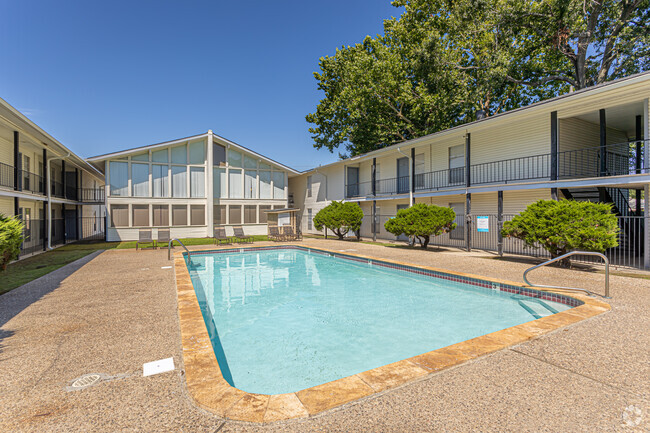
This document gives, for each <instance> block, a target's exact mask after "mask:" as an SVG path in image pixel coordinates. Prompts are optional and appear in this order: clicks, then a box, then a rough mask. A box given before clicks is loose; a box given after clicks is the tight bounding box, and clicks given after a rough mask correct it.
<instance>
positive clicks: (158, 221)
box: [151, 204, 169, 227]
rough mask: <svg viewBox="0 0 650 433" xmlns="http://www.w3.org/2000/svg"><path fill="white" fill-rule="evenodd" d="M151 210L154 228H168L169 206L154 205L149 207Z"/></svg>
mask: <svg viewBox="0 0 650 433" xmlns="http://www.w3.org/2000/svg"><path fill="white" fill-rule="evenodd" d="M151 210H152V212H153V225H154V227H169V205H166V204H154V205H152V206H151Z"/></svg>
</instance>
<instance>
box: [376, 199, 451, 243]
mask: <svg viewBox="0 0 650 433" xmlns="http://www.w3.org/2000/svg"><path fill="white" fill-rule="evenodd" d="M455 218H456V213H455V212H454V211H453V209H451V208H448V207H442V206H436V205H427V204H425V203H417V204H414V205H413V206H411V207H410V208H407V209H401V210H399V211H398V212H397V216H395V217H394V218H391V219H389V220H388V221H386V224H384V227H385V228H386V231H388V232H389V233H392V234H394V235H395V236H399V235H402V234H404V235H406V236H409V237H416V238H417V239H418V240H419V241H420V245H421V246H422V248H426V247H427V245H429V240H430V238H431V236H438V235H440V234H442V233H447V232H449V231H450V230H453V229H455V228H456V224H455V223H454V219H455Z"/></svg>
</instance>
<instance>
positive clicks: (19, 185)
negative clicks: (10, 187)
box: [14, 131, 23, 191]
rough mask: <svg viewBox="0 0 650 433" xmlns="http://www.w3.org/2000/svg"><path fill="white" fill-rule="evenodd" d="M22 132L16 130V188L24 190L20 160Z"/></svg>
mask: <svg viewBox="0 0 650 433" xmlns="http://www.w3.org/2000/svg"><path fill="white" fill-rule="evenodd" d="M19 144H20V133H19V132H18V131H14V190H16V191H22V189H23V188H22V182H21V178H20V170H21V162H22V161H20V145H19Z"/></svg>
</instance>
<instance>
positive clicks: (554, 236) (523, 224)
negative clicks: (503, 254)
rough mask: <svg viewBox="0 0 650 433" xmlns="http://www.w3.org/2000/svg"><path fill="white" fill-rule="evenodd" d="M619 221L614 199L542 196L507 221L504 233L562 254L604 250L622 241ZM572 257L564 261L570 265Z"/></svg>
mask: <svg viewBox="0 0 650 433" xmlns="http://www.w3.org/2000/svg"><path fill="white" fill-rule="evenodd" d="M618 232H619V227H618V221H617V218H616V215H614V214H613V213H612V205H611V204H610V203H591V202H582V201H574V200H560V201H555V200H539V201H537V202H535V203H532V204H530V205H528V207H527V208H526V210H524V211H523V212H522V213H521V214H519V215H517V216H516V217H514V218H513V219H512V220H511V221H506V222H505V223H504V224H503V230H502V231H501V233H502V235H503V236H507V237H514V238H517V239H521V240H523V241H524V243H525V245H526V246H527V247H531V248H539V247H542V248H544V249H545V250H546V251H548V252H549V253H550V254H551V257H553V258H555V257H559V256H561V255H562V254H566V253H568V252H569V251H574V250H585V251H596V252H601V253H602V252H604V251H605V250H606V249H608V248H612V247H615V246H617V245H618ZM570 264H571V262H570V259H568V258H566V259H563V260H562V261H561V262H560V265H561V266H564V267H568V266H570Z"/></svg>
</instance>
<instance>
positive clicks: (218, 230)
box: [213, 227, 232, 245]
mask: <svg viewBox="0 0 650 433" xmlns="http://www.w3.org/2000/svg"><path fill="white" fill-rule="evenodd" d="M213 237H214V243H215V244H219V245H220V244H221V243H223V244H225V245H228V244H231V243H232V241H231V240H230V237H229V236H226V228H225V227H215V228H214V236H213Z"/></svg>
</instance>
